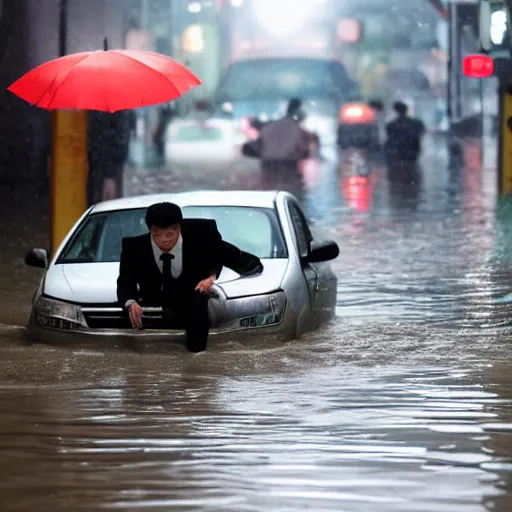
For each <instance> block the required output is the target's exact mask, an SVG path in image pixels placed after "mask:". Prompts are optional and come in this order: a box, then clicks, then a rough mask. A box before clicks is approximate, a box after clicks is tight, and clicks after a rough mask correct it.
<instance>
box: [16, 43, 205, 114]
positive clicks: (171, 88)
mask: <svg viewBox="0 0 512 512" xmlns="http://www.w3.org/2000/svg"><path fill="white" fill-rule="evenodd" d="M200 84H201V80H199V78H197V77H196V76H195V75H194V74H193V73H191V72H190V71H189V70H188V69H187V68H186V67H184V66H182V65H181V64H178V63H177V62H175V61H174V60H172V59H171V58H169V57H167V56H165V55H161V54H159V53H155V52H147V51H142V50H104V51H92V52H81V53H73V54H71V55H66V56H64V57H60V58H58V59H54V60H51V61H49V62H46V63H45V64H42V65H41V66H38V67H36V68H34V69H33V70H32V71H29V72H28V73H26V74H25V75H23V76H22V77H21V78H20V79H18V80H17V81H16V82H14V83H13V84H12V85H11V86H10V87H9V88H8V90H9V91H11V92H12V93H14V94H16V95H17V96H19V97H20V98H22V99H24V100H25V101H28V102H29V103H30V104H32V105H35V106H37V107H41V108H45V109H47V110H55V109H80V110H102V111H106V112H116V111H117V110H126V109H132V108H138V107H147V106H149V105H156V104H159V103H165V102H167V101H172V100H174V99H176V98H178V97H180V96H182V95H183V94H185V93H186V92H187V91H188V90H190V89H191V88H192V87H196V86H197V85H200Z"/></svg>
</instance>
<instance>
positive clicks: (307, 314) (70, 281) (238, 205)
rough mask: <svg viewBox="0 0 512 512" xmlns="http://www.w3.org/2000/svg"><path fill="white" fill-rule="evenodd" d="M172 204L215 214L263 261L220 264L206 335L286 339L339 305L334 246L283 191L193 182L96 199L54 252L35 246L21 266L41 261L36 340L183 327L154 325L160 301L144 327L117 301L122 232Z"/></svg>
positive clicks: (226, 235) (163, 335)
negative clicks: (242, 268) (251, 268)
mask: <svg viewBox="0 0 512 512" xmlns="http://www.w3.org/2000/svg"><path fill="white" fill-rule="evenodd" d="M162 201H170V202H174V203H177V204H179V205H180V206H181V208H182V210H183V215H184V216H185V217H195V218H209V219H215V220H216V222H217V226H218V229H219V231H220V233H221V235H222V237H223V239H224V240H226V241H228V242H231V243H232V244H234V245H236V246H237V247H239V248H240V249H243V250H244V251H247V252H250V253H252V254H255V255H256V256H258V257H259V258H260V259H261V261H262V263H263V265H264V270H263V272H262V273H261V274H259V275H257V276H253V277H241V276H240V275H239V274H237V273H235V272H234V271H232V270H230V269H229V268H226V267H225V268H224V269H223V270H222V273H221V275H220V277H219V279H218V280H217V281H216V284H215V286H214V293H213V298H212V300H211V301H210V303H211V307H210V320H211V323H212V330H211V335H212V336H215V335H219V334H222V333H232V332H233V331H235V332H236V331H243V334H240V336H241V337H242V336H243V337H244V338H245V337H246V336H247V335H249V334H269V335H272V336H273V337H275V338H279V339H283V340H290V339H293V338H296V337H298V336H300V335H301V334H302V333H304V332H307V331H310V330H312V329H315V328H317V327H318V326H320V325H321V324H322V323H324V322H325V321H327V320H329V319H330V318H331V317H333V315H334V314H335V305H336V284H337V279H336V276H335V274H334V273H333V271H332V269H331V265H330V263H328V262H329V261H330V260H332V259H334V258H336V257H337V256H338V254H339V248H338V245H337V244H336V243H335V242H333V241H329V240H315V239H313V237H312V234H311V230H310V226H309V224H308V222H307V220H306V216H305V215H304V212H303V211H302V209H301V207H300V206H299V204H298V202H297V201H296V199H295V198H294V197H293V196H292V195H290V194H288V193H286V192H259V191H258V192H247V191H243V192H240V191H228V192H226V191H204V192H203V191H199V192H186V193H179V194H158V195H145V196H139V197H130V198H124V199H118V200H113V201H107V202H103V203H99V204H97V205H95V206H92V207H91V208H90V209H89V210H87V211H86V212H85V213H84V214H83V216H82V217H81V218H80V219H79V221H78V222H77V223H76V225H75V226H74V227H73V228H72V229H71V230H70V232H69V233H68V235H67V236H66V238H65V240H64V241H63V242H62V244H61V246H60V247H59V248H58V249H57V251H56V253H55V256H54V257H53V259H52V260H51V261H48V253H47V251H46V250H44V249H32V250H31V251H29V253H28V254H27V255H26V258H25V262H26V264H27V265H31V266H35V267H40V268H44V269H45V272H44V275H43V277H42V279H41V284H40V286H39V288H38V290H37V291H36V293H35V296H34V300H33V307H32V313H31V316H30V321H29V326H28V327H29V328H28V333H29V336H30V337H31V338H33V339H34V340H41V341H49V342H53V341H56V340H57V338H58V337H59V336H66V338H65V340H66V341H67V340H69V341H71V340H72V339H73V337H83V336H90V335H102V336H110V337H112V338H116V337H119V338H121V339H125V337H126V336H129V337H133V336H136V337H142V338H144V337H152V338H153V339H155V338H156V339H158V340H159V339H162V340H166V339H169V338H170V337H174V336H176V337H178V338H179V337H181V336H183V334H184V333H183V332H182V331H169V330H163V329H161V328H159V320H160V317H161V309H159V308H146V309H144V315H145V318H146V328H145V329H144V330H143V331H133V330H132V329H131V328H130V326H129V323H128V319H127V318H126V315H125V313H124V311H123V309H122V307H121V306H120V305H119V304H118V301H117V293H116V281H117V277H118V271H119V259H120V253H121V240H122V238H123V237H127V236H136V235H140V234H142V233H144V232H147V227H146V225H145V220H144V219H145V212H146V209H147V207H148V206H150V205H151V204H153V203H157V202H162Z"/></svg>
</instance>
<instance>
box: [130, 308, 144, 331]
mask: <svg viewBox="0 0 512 512" xmlns="http://www.w3.org/2000/svg"><path fill="white" fill-rule="evenodd" d="M128 316H129V317H130V322H131V324H132V327H133V328H134V329H142V308H141V307H140V306H139V305H138V304H137V303H136V302H133V303H132V304H130V306H129V307H128Z"/></svg>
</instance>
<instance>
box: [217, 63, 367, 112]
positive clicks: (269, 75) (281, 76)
mask: <svg viewBox="0 0 512 512" xmlns="http://www.w3.org/2000/svg"><path fill="white" fill-rule="evenodd" d="M356 85H357V84H355V82H354V81H353V80H351V79H350V78H349V76H348V75H347V73H346V72H345V70H344V68H343V67H342V66H341V65H340V64H338V63H335V62H330V61H327V60H325V61H324V60H314V59H260V60H254V61H251V60H248V61H243V62H237V63H236V64H233V66H232V67H231V68H230V69H229V70H228V72H227V74H226V76H225V78H224V80H223V81H222V83H221V85H220V87H219V90H218V93H217V98H216V100H217V102H218V103H222V102H233V101H256V100H265V101H268V100H283V99H285V100H288V99H290V98H292V97H295V96H297V97H299V98H303V99H305V98H308V97H322V96H339V95H341V94H343V95H344V96H350V95H353V94H354V91H353V89H354V88H355V87H356Z"/></svg>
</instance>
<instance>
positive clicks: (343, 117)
mask: <svg viewBox="0 0 512 512" xmlns="http://www.w3.org/2000/svg"><path fill="white" fill-rule="evenodd" d="M339 121H340V123H361V124H367V123H372V122H373V121H375V111H374V110H373V108H371V107H369V106H368V105H364V104H360V103H353V104H351V105H343V107H341V108H340V113H339Z"/></svg>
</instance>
